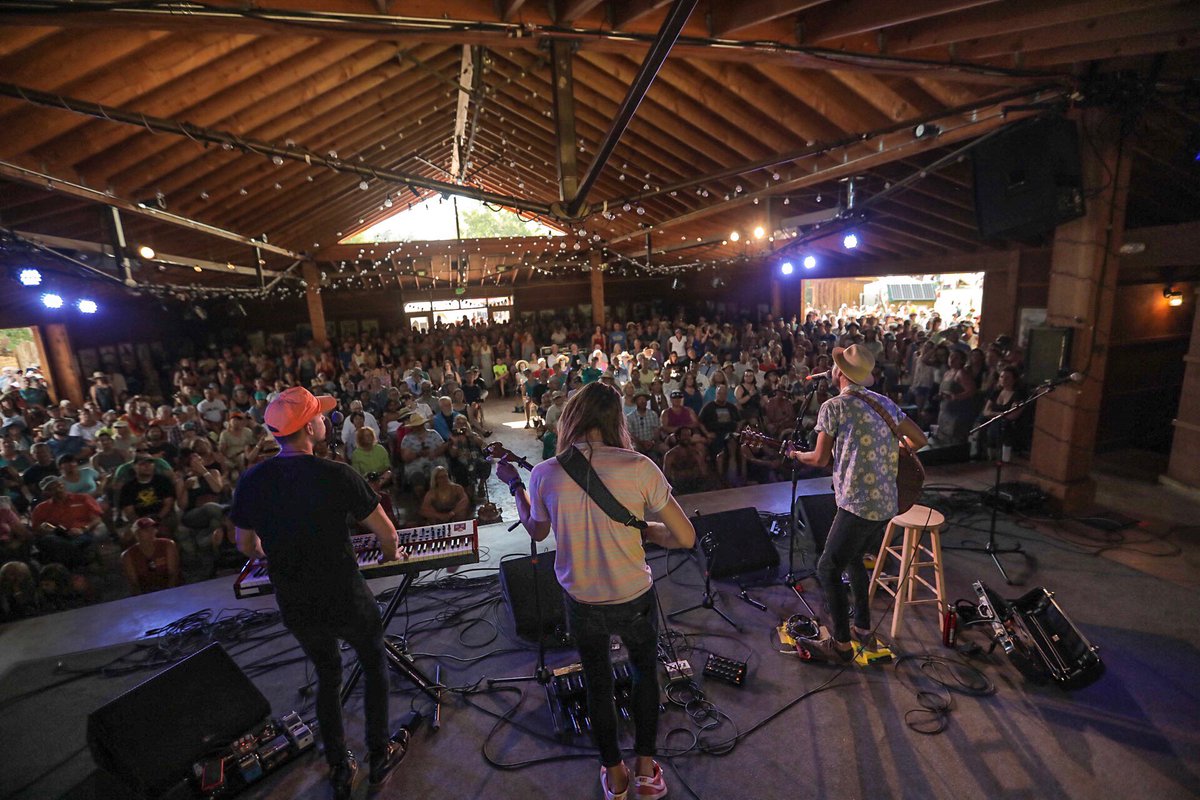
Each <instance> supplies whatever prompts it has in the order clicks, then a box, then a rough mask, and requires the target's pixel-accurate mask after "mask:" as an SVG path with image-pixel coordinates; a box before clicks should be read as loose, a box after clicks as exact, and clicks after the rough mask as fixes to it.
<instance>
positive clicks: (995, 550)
mask: <svg viewBox="0 0 1200 800" xmlns="http://www.w3.org/2000/svg"><path fill="white" fill-rule="evenodd" d="M1060 385H1061V384H1060V383H1050V382H1047V383H1045V384H1042V385H1041V386H1039V387H1038V389H1037V391H1036V392H1034V393H1033V394H1031V395H1030V396H1029V397H1027V398H1025V399H1024V400H1022V401H1021V402H1020V403H1017V404H1016V405H1015V406H1013V407H1012V408H1010V409H1008V410H1007V411H1005V412H1003V413H1001V414H997V415H996V416H994V417H992V418H991V419H989V420H985V421H983V422H981V423H980V424H978V425H976V426H975V427H974V428H972V429H971V430H970V432H969V433H968V435H969V436H971V435H974V434H976V433H979V432H980V431H982V430H984V429H986V428H988V427H990V426H991V425H994V424H996V423H997V422H999V421H1000V420H1002V419H1005V418H1006V417H1008V416H1009V415H1010V414H1013V413H1015V412H1017V411H1020V410H1021V409H1023V408H1024V407H1025V406H1028V405H1032V404H1033V403H1035V402H1037V400H1038V399H1039V398H1041V397H1044V396H1045V395H1047V394H1049V393H1050V392H1052V391H1054V390H1055V389H1056V388H1057V387H1058V386H1060ZM995 467H996V477H995V480H994V481H993V483H992V521H991V525H990V526H989V528H988V540H987V544H986V545H984V546H982V547H980V546H979V545H974V544H966V543H963V544H957V545H943V546H942V549H943V550H969V551H970V552H973V553H987V554H988V555H989V556H991V557H992V561H993V562H994V563H995V564H996V569H998V570H1000V575H1001V576H1002V577H1003V578H1004V582H1005V583H1007V584H1008V585H1009V586H1015V585H1017V584H1015V583H1014V582H1013V580H1012V578H1010V577H1008V573H1007V572H1006V571H1005V570H1004V565H1003V564H1001V563H1000V559H999V556H1001V555H1004V554H1006V553H1020V554H1021V555H1026V554H1025V550H1024V548H1022V547H1021V543H1020V542H1017V543H1016V544H1013V545H1009V546H1007V547H997V546H996V515H997V514H998V513H999V510H1000V503H999V500H1000V474H1001V472H1002V471H1003V469H1004V461H1003V460H1002V459H999V458H997V459H996V461H995Z"/></svg>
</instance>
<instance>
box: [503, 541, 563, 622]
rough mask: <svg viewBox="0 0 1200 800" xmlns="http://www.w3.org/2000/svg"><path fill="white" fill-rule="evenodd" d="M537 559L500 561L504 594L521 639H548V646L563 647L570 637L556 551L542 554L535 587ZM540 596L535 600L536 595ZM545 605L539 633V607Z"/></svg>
mask: <svg viewBox="0 0 1200 800" xmlns="http://www.w3.org/2000/svg"><path fill="white" fill-rule="evenodd" d="M534 572H535V571H534V566H533V556H525V557H524V558H510V559H506V560H504V561H501V562H500V592H501V594H502V595H503V596H504V604H505V605H506V606H508V612H509V614H511V615H512V620H513V627H514V628H516V631H517V636H519V637H520V638H522V639H524V640H525V641H527V642H533V643H535V644H536V643H537V642H538V640H539V638H544V639H545V641H546V644H547V645H551V644H553V645H559V644H562V643H563V641H564V640H565V638H566V631H567V615H566V609H565V606H564V597H563V590H562V587H561V586H559V585H558V578H556V577H555V576H554V551H553V550H548V551H546V552H545V553H539V554H538V563H537V570H536V574H537V583H536V584H534ZM535 591H537V592H538V593H539V594H538V595H537V597H536V598H535V597H534V592H535ZM537 603H540V605H541V612H542V625H541V633H540V636H539V632H538V605H536V604H537Z"/></svg>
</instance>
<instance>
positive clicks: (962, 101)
mask: <svg viewBox="0 0 1200 800" xmlns="http://www.w3.org/2000/svg"><path fill="white" fill-rule="evenodd" d="M912 82H913V83H914V84H916V85H917V86H919V87H920V88H921V91H923V92H925V93H926V94H928V95H929V96H930V97H932V98H933V99H935V100H937V101H938V102H939V103H941V104H942V105H944V106H965V105H967V104H968V103H973V102H975V101H976V100H978V99H979V97H980V94H979V93H978V92H975V91H972V90H971V89H970V88H969V87H967V86H964V85H962V84H960V83H950V82H949V81H936V80H932V79H930V78H921V77H917V78H913V79H912Z"/></svg>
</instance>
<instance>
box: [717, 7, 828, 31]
mask: <svg viewBox="0 0 1200 800" xmlns="http://www.w3.org/2000/svg"><path fill="white" fill-rule="evenodd" d="M825 2H827V0H743V2H738V3H728V2H725V3H713V4H712V5H711V6H710V7H709V12H708V16H709V30H710V31H711V32H712V35H713V36H716V37H718V38H725V37H727V36H729V35H731V34H734V33H737V32H738V31H742V30H745V29H746V28H753V27H754V26H755V25H761V24H763V23H764V22H771V21H772V20H776V19H779V18H781V17H787V16H790V15H792V14H798V13H800V12H801V11H807V10H808V9H810V8H814V7H816V6H819V5H821V4H822V3H825Z"/></svg>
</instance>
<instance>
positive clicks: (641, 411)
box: [625, 389, 664, 458]
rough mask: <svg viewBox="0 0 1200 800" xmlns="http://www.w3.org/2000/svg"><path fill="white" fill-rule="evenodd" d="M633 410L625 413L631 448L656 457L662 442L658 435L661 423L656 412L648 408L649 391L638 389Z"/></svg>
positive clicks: (658, 454) (661, 449) (661, 447)
mask: <svg viewBox="0 0 1200 800" xmlns="http://www.w3.org/2000/svg"><path fill="white" fill-rule="evenodd" d="M634 402H635V404H636V405H635V406H634V409H633V411H631V412H630V413H628V414H626V415H625V422H626V424H627V425H628V426H629V438H630V439H632V440H633V449H634V450H637V451H638V452H639V453H641V454H642V455H644V456H649V457H651V458H657V457H659V456H661V455H662V451H663V449H664V448H663V445H664V442H663V441H662V438H661V437H660V436H659V429H660V427H661V423H660V422H659V416H658V414H655V413H654V412H653V411H651V410H650V408H649V405H650V392H649V391H647V390H646V389H639V390H638V391H637V394H636V395H635V396H634Z"/></svg>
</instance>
